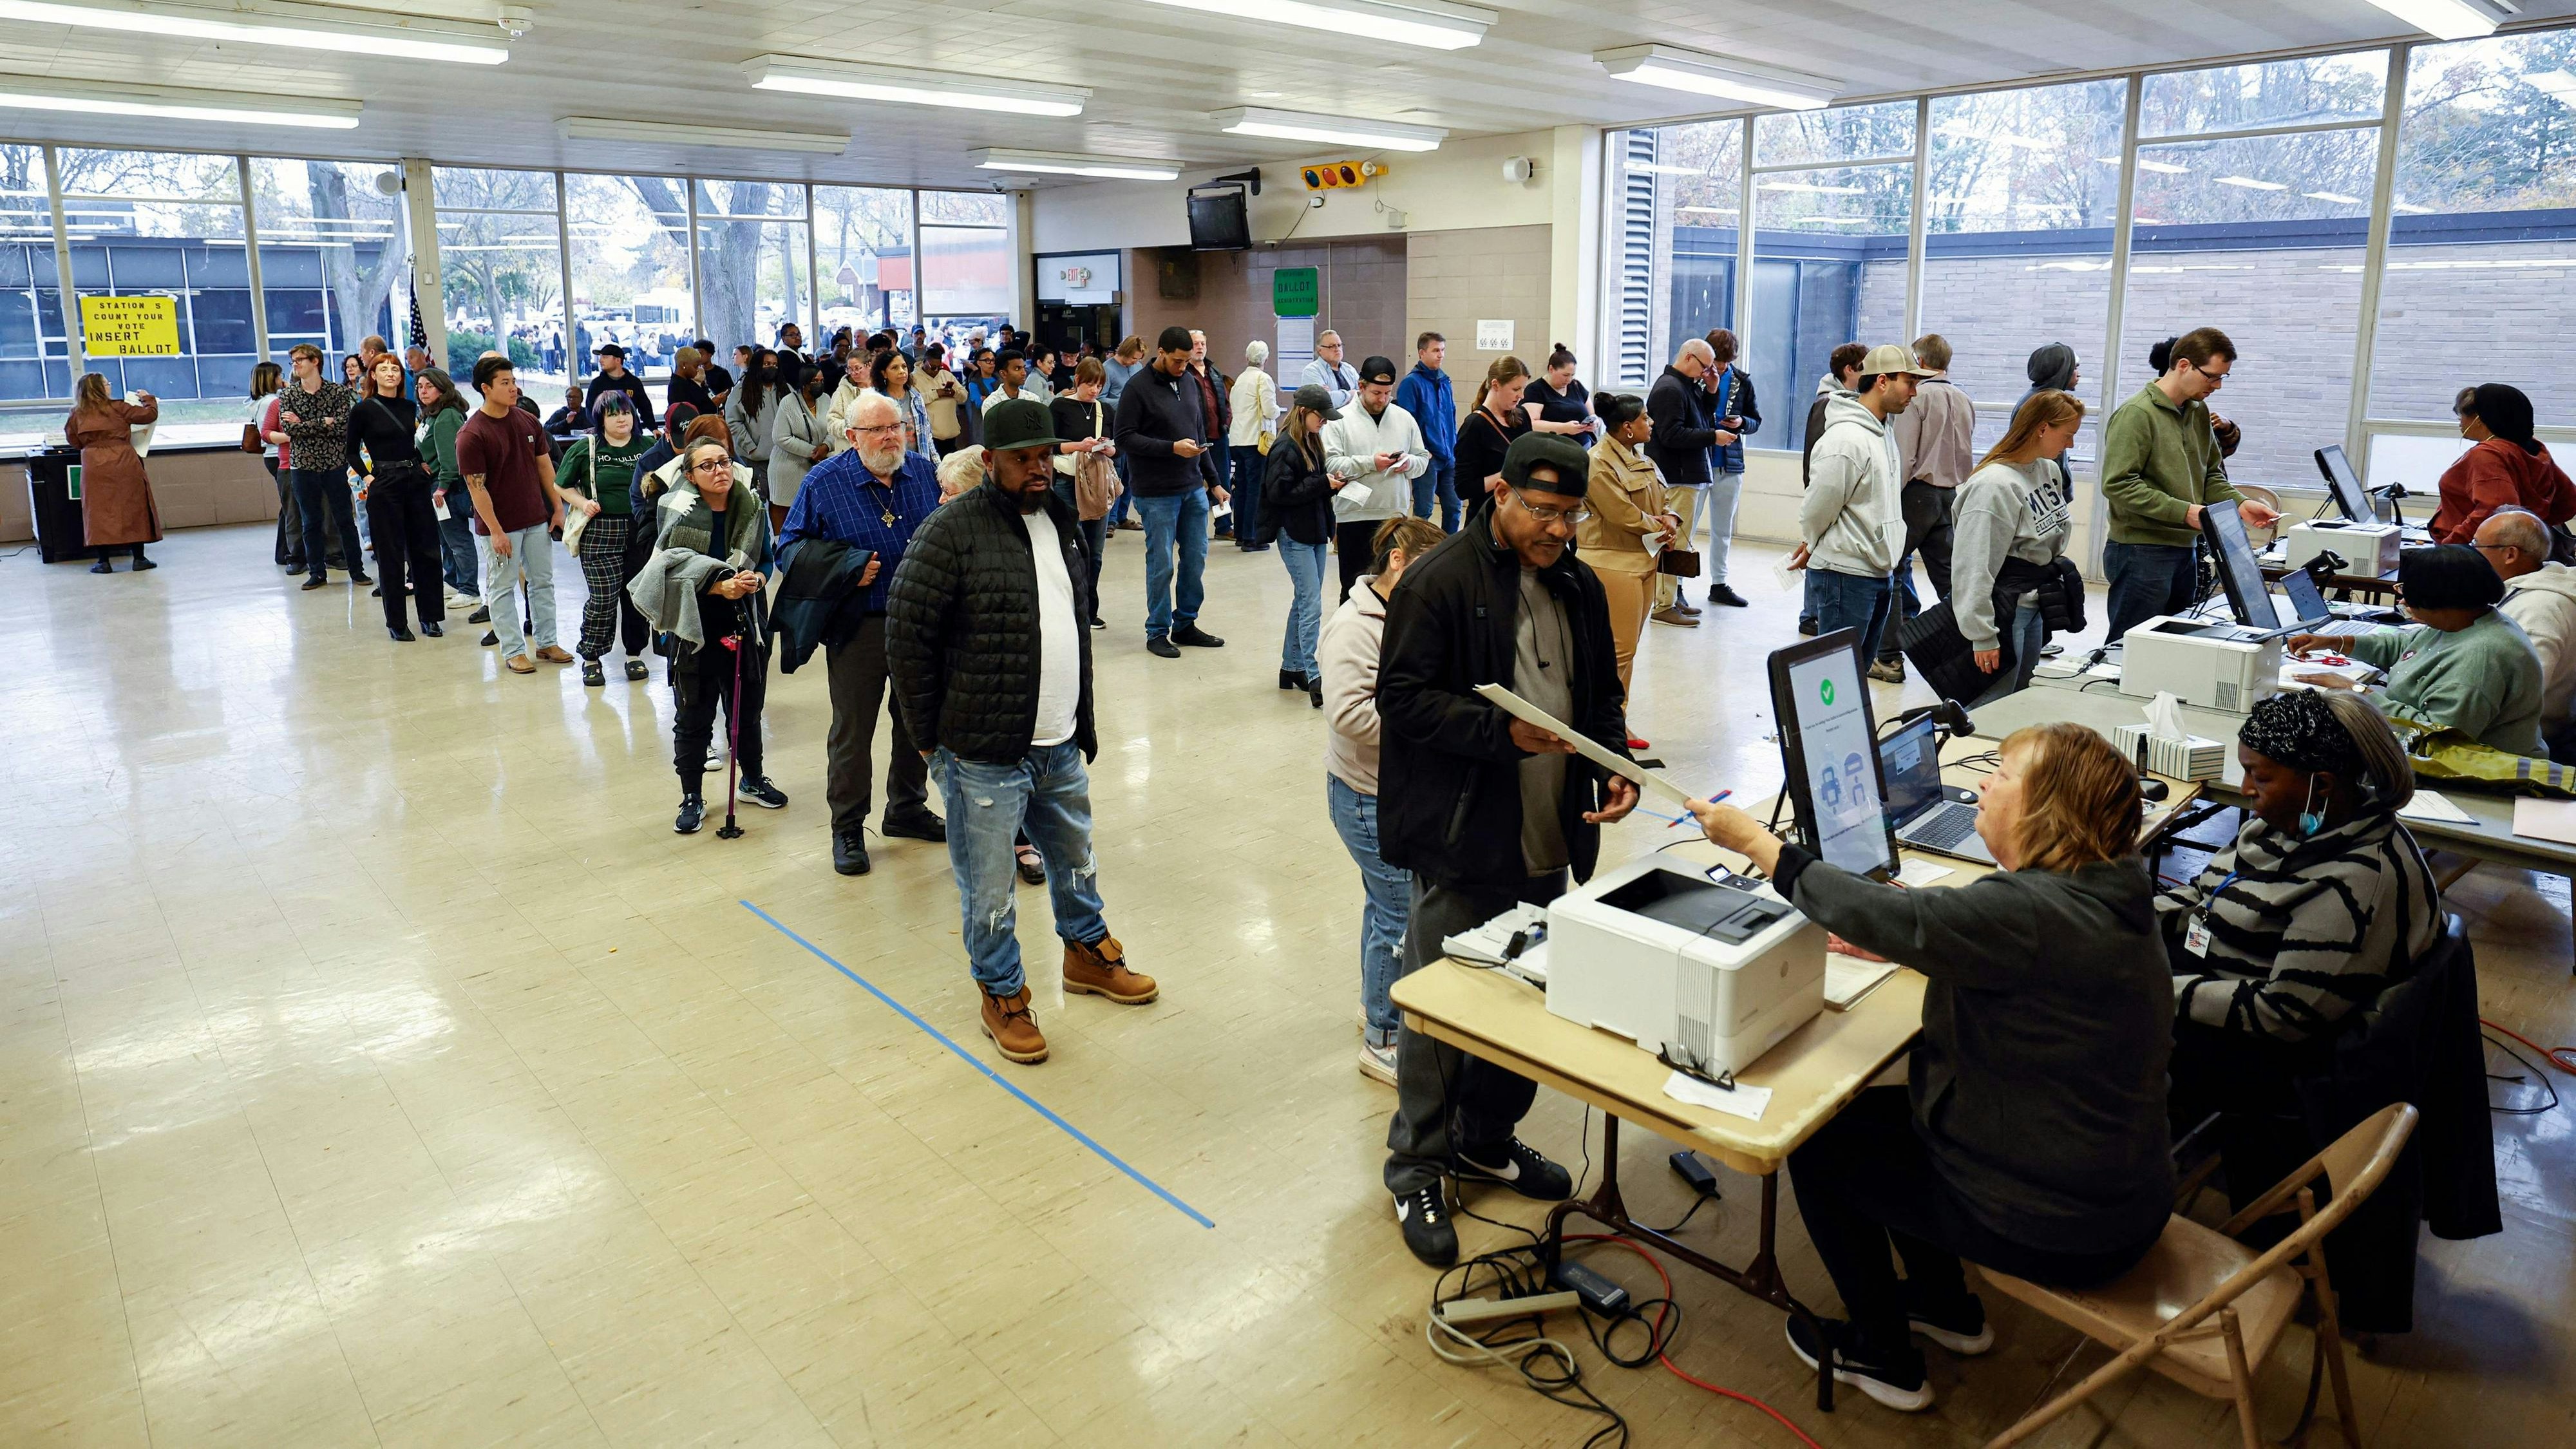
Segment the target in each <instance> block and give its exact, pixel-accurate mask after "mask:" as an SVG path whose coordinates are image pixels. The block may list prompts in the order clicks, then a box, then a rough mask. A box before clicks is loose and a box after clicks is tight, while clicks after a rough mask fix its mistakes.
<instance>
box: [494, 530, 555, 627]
mask: <svg viewBox="0 0 2576 1449" xmlns="http://www.w3.org/2000/svg"><path fill="white" fill-rule="evenodd" d="M508 537H509V540H510V553H509V556H508V557H506V558H504V557H503V556H501V555H500V554H499V553H496V552H494V551H493V548H492V540H491V539H489V538H484V539H480V540H478V542H480V544H481V545H482V563H483V607H484V608H486V609H489V610H491V611H492V633H493V634H494V635H495V636H496V637H497V638H498V639H499V640H500V643H501V653H500V658H502V659H503V660H508V659H510V658H512V657H514V656H516V655H520V654H530V653H534V652H535V651H537V650H539V649H544V648H547V647H549V646H552V645H554V643H555V541H554V539H553V537H552V536H551V535H549V534H548V533H547V532H546V525H545V524H543V523H537V524H532V525H530V526H529V527H526V528H522V529H520V530H519V531H517V532H516V533H512V534H510V535H508ZM523 578H524V579H526V580H527V581H528V619H529V622H530V623H531V624H532V625H534V626H535V632H536V637H535V638H533V639H531V638H528V637H526V636H524V635H522V634H521V633H520V632H519V600H518V597H517V595H518V592H519V580H521V579H523Z"/></svg>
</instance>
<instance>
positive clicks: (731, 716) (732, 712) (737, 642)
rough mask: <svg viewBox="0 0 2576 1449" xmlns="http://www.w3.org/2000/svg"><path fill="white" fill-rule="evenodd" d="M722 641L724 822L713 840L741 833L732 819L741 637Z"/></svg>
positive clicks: (738, 737)
mask: <svg viewBox="0 0 2576 1449" xmlns="http://www.w3.org/2000/svg"><path fill="white" fill-rule="evenodd" d="M724 644H725V647H726V648H727V649H730V650H732V651H733V702H732V703H731V704H729V705H727V706H726V707H725V823H724V824H722V825H720V826H718V827H716V839H718V840H731V839H733V838H734V837H736V836H738V835H740V834H742V827H741V826H739V825H736V824H735V823H734V819H733V784H734V773H735V770H736V767H738V766H739V765H740V764H741V763H742V636H741V635H738V634H737V635H735V636H734V637H733V638H730V639H727V640H726V641H724Z"/></svg>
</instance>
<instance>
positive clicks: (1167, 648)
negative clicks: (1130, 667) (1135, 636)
mask: <svg viewBox="0 0 2576 1449" xmlns="http://www.w3.org/2000/svg"><path fill="white" fill-rule="evenodd" d="M1145 652H1146V653H1148V654H1152V655H1156V656H1158V657H1160V658H1164V659H1178V658H1180V657H1181V646H1179V645H1178V644H1175V643H1173V642H1172V641H1171V640H1169V639H1166V638H1164V637H1163V636H1162V635H1160V634H1148V635H1146V636H1145Z"/></svg>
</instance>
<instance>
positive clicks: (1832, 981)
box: [1825, 955, 1896, 1011]
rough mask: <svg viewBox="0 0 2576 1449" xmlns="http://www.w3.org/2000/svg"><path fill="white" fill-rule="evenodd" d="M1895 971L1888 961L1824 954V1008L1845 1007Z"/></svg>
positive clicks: (1849, 1007)
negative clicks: (1863, 959) (1825, 955)
mask: <svg viewBox="0 0 2576 1449" xmlns="http://www.w3.org/2000/svg"><path fill="white" fill-rule="evenodd" d="M1895 974H1896V965H1895V963H1894V962H1891V961H1862V960H1858V959H1856V958H1854V957H1850V956H1835V955H1829V956H1827V957H1825V1009H1826V1010H1827V1011H1849V1010H1851V1009H1852V1006H1853V1004H1854V1003H1856V1002H1858V1001H1859V1000H1860V999H1861V998H1862V997H1864V996H1867V995H1869V994H1870V993H1871V992H1873V991H1876V990H1877V989H1878V988H1879V984H1880V983H1881V982H1884V981H1885V980H1887V978H1889V977H1890V976H1893V975H1895Z"/></svg>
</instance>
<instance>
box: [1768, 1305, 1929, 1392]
mask: <svg viewBox="0 0 2576 1449" xmlns="http://www.w3.org/2000/svg"><path fill="white" fill-rule="evenodd" d="M1817 1323H1818V1325H1819V1326H1820V1327H1821V1328H1823V1330H1824V1339H1823V1342H1822V1343H1820V1342H1818V1340H1817V1336H1816V1333H1815V1332H1814V1331H1813V1330H1811V1329H1809V1328H1808V1327H1807V1322H1806V1320H1805V1319H1802V1318H1800V1317H1798V1316H1797V1315H1796V1314H1791V1315H1790V1316H1789V1324H1788V1335H1789V1351H1790V1352H1791V1353H1794V1354H1796V1355H1797V1356H1798V1361H1799V1362H1801V1363H1803V1364H1805V1365H1806V1366H1807V1367H1809V1368H1811V1369H1812V1368H1814V1367H1815V1366H1816V1364H1817V1362H1818V1361H1819V1360H1820V1359H1822V1358H1823V1357H1824V1355H1825V1352H1826V1345H1828V1344H1829V1345H1831V1347H1832V1353H1833V1357H1834V1382H1836V1383H1843V1384H1850V1385H1851V1386H1852V1387H1854V1388H1856V1389H1859V1390H1860V1391H1861V1392H1862V1393H1864V1394H1867V1395H1869V1396H1870V1397H1871V1398H1873V1399H1876V1400H1878V1401H1879V1402H1880V1403H1882V1404H1885V1405H1886V1406H1887V1407H1889V1408H1891V1409H1895V1410H1897V1411H1898V1412H1900V1413H1906V1414H1919V1413H1921V1412H1922V1411H1924V1410H1925V1409H1928V1408H1930V1407H1932V1385H1931V1383H1930V1381H1929V1380H1927V1379H1925V1378H1924V1376H1923V1353H1922V1351H1921V1350H1920V1349H1917V1348H1915V1347H1914V1346H1913V1345H1911V1344H1908V1345H1907V1346H1906V1347H1904V1348H1903V1349H1901V1350H1898V1351H1896V1352H1894V1353H1890V1354H1879V1353H1871V1352H1868V1351H1867V1350H1865V1349H1864V1348H1863V1346H1862V1345H1861V1343H1860V1335H1858V1334H1856V1333H1854V1332H1852V1326H1851V1325H1850V1324H1848V1323H1845V1322H1844V1321H1842V1320H1841V1319H1839V1318H1824V1319H1818V1320H1817Z"/></svg>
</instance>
